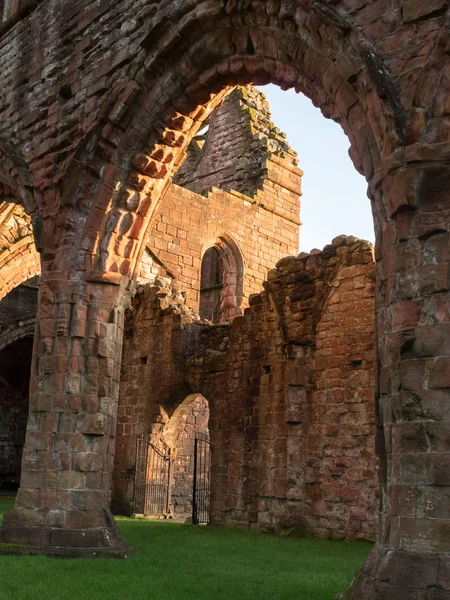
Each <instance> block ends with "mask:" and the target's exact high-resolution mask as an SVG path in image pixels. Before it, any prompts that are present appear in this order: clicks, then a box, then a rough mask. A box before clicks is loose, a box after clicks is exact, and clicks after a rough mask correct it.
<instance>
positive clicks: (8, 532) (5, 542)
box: [0, 527, 133, 558]
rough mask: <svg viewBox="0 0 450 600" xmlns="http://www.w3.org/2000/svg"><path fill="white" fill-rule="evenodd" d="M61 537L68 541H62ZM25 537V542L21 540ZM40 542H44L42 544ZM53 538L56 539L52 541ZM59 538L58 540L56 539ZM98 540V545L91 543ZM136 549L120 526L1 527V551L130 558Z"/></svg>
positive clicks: (8, 552)
mask: <svg viewBox="0 0 450 600" xmlns="http://www.w3.org/2000/svg"><path fill="white" fill-rule="evenodd" d="M58 538H61V539H60V540H59V541H61V542H64V541H65V544H64V545H58V544H57V542H58ZM19 540H21V541H22V542H23V543H17V541H19ZM39 542H42V544H40V543H39ZM52 542H53V543H52ZM55 542H56V543H55ZM92 542H94V544H95V545H91V544H90V543H92ZM132 554H133V549H132V548H131V547H130V546H129V545H128V544H127V543H126V542H125V541H124V540H123V539H122V536H121V534H120V531H119V530H118V529H117V527H110V528H99V529H71V530H69V529H64V530H62V529H56V528H42V527H30V528H16V527H6V528H3V527H2V529H1V530H0V555H22V556H27V555H47V556H53V557H55V558H129V557H130V556H131V555H132Z"/></svg>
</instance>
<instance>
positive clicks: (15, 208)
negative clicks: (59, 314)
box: [0, 202, 41, 300]
mask: <svg viewBox="0 0 450 600" xmlns="http://www.w3.org/2000/svg"><path fill="white" fill-rule="evenodd" d="M40 272H41V264H40V258H39V254H38V253H37V251H36V247H35V244H34V238H33V230H32V226H31V220H30V217H29V216H28V215H27V214H26V213H25V212H24V210H23V209H22V207H21V206H19V205H17V204H14V203H12V202H2V203H0V300H1V299H2V298H4V297H5V296H6V294H8V293H9V292H10V291H11V290H12V289H13V288H15V287H16V286H17V285H19V284H21V283H23V282H24V281H26V280H27V279H30V278H31V277H35V276H36V275H39V274H40Z"/></svg>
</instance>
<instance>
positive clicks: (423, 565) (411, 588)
mask: <svg viewBox="0 0 450 600" xmlns="http://www.w3.org/2000/svg"><path fill="white" fill-rule="evenodd" d="M335 600H450V548H449V554H426V553H421V552H411V551H409V550H401V549H389V548H385V547H383V546H381V545H376V546H375V548H374V549H373V551H372V552H371V553H370V555H369V557H368V558H367V560H366V562H365V564H364V566H363V568H362V569H361V571H360V572H359V573H358V575H357V576H356V577H355V579H354V581H353V583H352V586H351V588H350V590H349V591H348V592H347V593H344V594H339V595H338V596H336V598H335Z"/></svg>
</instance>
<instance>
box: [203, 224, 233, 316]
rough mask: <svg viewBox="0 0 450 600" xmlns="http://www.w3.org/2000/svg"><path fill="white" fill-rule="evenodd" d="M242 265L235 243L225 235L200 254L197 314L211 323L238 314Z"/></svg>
mask: <svg viewBox="0 0 450 600" xmlns="http://www.w3.org/2000/svg"><path fill="white" fill-rule="evenodd" d="M243 275H244V264H243V259H242V254H241V251H240V250H239V247H238V245H237V244H236V242H235V241H234V240H233V239H232V238H231V237H230V236H229V235H227V234H223V235H221V236H220V237H218V238H217V239H216V242H215V244H214V246H211V247H210V248H208V249H207V250H206V252H205V253H204V254H203V259H202V268H201V279H200V306H199V313H200V317H201V318H202V319H207V320H208V321H211V322H212V323H222V322H224V321H231V320H232V319H233V318H234V317H236V316H238V315H240V314H241V303H242V297H243V289H242V288H243Z"/></svg>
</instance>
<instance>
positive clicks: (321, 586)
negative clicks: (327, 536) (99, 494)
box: [0, 497, 371, 600]
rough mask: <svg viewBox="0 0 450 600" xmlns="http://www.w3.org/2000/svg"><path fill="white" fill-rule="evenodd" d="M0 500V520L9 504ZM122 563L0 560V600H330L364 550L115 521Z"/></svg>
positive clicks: (224, 531)
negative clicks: (126, 549)
mask: <svg viewBox="0 0 450 600" xmlns="http://www.w3.org/2000/svg"><path fill="white" fill-rule="evenodd" d="M12 503H13V501H12V499H11V498H2V497H0V519H1V515H2V514H4V513H5V512H6V511H7V510H9V508H10V507H11V506H12ZM118 524H119V526H120V528H121V530H122V532H123V535H124V537H125V538H126V540H127V542H128V543H129V544H131V546H133V548H134V550H135V553H134V555H133V557H132V558H130V559H128V560H101V559H97V560H86V559H78V560H64V559H55V558H48V557H45V556H25V557H19V556H0V573H1V586H0V598H1V599H2V600H47V599H48V600H50V599H51V600H97V599H98V600H331V599H332V598H333V596H334V595H335V594H337V593H338V592H341V591H344V590H346V589H347V588H348V586H349V584H350V581H351V579H352V577H353V575H354V574H355V571H356V570H357V569H358V568H359V567H360V566H361V565H362V563H363V560H364V558H365V557H366V555H367V554H368V552H369V550H370V548H371V545H370V544H366V543H361V542H356V543H346V542H329V541H322V540H311V539H299V538H286V537H276V536H271V535H267V534H263V533H260V532H258V531H247V530H240V529H227V528H222V527H195V526H185V525H181V524H179V523H173V522H167V521H165V522H154V521H146V520H145V519H126V518H119V519H118Z"/></svg>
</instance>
